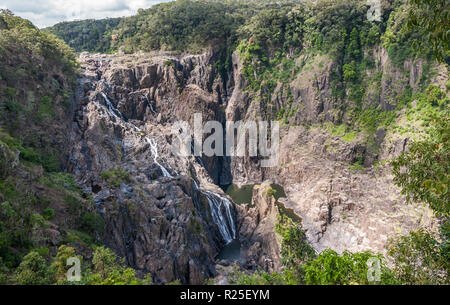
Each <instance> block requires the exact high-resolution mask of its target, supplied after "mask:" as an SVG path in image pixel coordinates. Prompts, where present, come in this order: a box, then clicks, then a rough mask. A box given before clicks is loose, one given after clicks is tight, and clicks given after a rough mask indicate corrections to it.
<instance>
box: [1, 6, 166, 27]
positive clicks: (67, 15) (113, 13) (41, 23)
mask: <svg viewBox="0 0 450 305" xmlns="http://www.w3.org/2000/svg"><path fill="white" fill-rule="evenodd" d="M169 1H171V0H34V1H33V0H28V1H26V0H0V9H2V8H3V9H4V8H7V9H9V10H11V11H12V12H13V13H14V14H15V15H17V16H20V17H23V18H26V19H28V20H30V21H31V22H33V24H34V25H36V26H37V27H39V28H43V27H47V26H51V25H54V24H55V23H58V22H61V21H71V20H78V19H101V18H107V17H122V16H131V15H134V14H136V12H137V10H138V9H139V8H149V7H151V6H152V5H154V4H157V3H161V2H169Z"/></svg>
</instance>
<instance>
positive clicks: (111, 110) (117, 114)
mask: <svg viewBox="0 0 450 305" xmlns="http://www.w3.org/2000/svg"><path fill="white" fill-rule="evenodd" d="M101 94H102V96H103V98H104V99H105V101H106V105H107V107H108V110H109V113H110V114H112V115H113V116H115V117H116V118H118V119H121V120H122V121H125V118H124V117H123V115H122V113H120V111H119V110H117V109H116V107H114V105H113V104H112V103H111V101H110V100H109V98H108V97H107V96H106V94H104V93H103V92H101Z"/></svg>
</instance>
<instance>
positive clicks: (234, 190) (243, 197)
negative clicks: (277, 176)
mask: <svg viewBox="0 0 450 305" xmlns="http://www.w3.org/2000/svg"><path fill="white" fill-rule="evenodd" d="M254 186H255V185H254V184H247V185H243V186H241V187H239V186H237V185H236V184H229V185H223V186H222V189H223V191H224V192H225V193H226V194H227V195H229V196H230V197H231V198H232V199H233V202H234V203H236V204H246V203H247V204H250V205H251V203H252V197H253V187H254ZM271 187H272V188H273V189H274V190H275V194H274V197H275V199H277V200H278V199H279V198H281V197H286V193H285V192H284V189H283V187H282V186H281V185H279V184H271Z"/></svg>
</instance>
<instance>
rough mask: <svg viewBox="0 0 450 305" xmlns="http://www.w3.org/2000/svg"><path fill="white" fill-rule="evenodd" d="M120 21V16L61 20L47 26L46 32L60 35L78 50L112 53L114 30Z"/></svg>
mask: <svg viewBox="0 0 450 305" xmlns="http://www.w3.org/2000/svg"><path fill="white" fill-rule="evenodd" d="M119 22H120V18H107V19H100V20H93V19H88V20H77V21H71V22H60V23H57V24H55V25H53V26H51V27H48V28H45V29H44V32H48V33H52V34H54V35H56V36H58V37H59V38H61V39H62V40H64V41H65V42H66V43H67V44H68V45H69V46H70V47H71V48H73V49H74V50H75V51H77V52H82V51H90V52H100V53H111V52H112V51H113V49H112V48H111V43H112V41H113V40H114V38H115V37H114V36H113V35H112V31H113V30H114V29H115V28H116V27H117V25H118V24H119Z"/></svg>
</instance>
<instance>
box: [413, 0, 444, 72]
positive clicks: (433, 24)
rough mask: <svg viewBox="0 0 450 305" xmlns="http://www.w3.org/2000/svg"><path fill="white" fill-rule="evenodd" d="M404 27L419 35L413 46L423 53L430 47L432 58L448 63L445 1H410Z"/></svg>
mask: <svg viewBox="0 0 450 305" xmlns="http://www.w3.org/2000/svg"><path fill="white" fill-rule="evenodd" d="M409 4H410V6H411V7H410V9H409V10H408V13H409V15H408V19H407V23H406V25H407V26H408V28H409V29H411V30H416V31H417V32H418V33H419V35H418V38H417V39H416V41H414V46H415V47H416V49H418V50H420V51H423V50H424V49H425V46H427V47H428V48H429V47H430V46H431V49H432V50H433V55H434V57H435V58H436V59H437V60H438V61H441V62H447V64H448V63H449V62H450V53H449V52H450V51H449V50H450V33H449V31H448V29H449V27H450V24H449V19H450V18H449V14H450V8H449V5H448V2H447V1H446V0H410V1H409ZM419 37H420V38H419Z"/></svg>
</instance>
